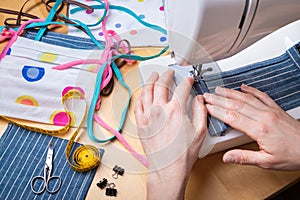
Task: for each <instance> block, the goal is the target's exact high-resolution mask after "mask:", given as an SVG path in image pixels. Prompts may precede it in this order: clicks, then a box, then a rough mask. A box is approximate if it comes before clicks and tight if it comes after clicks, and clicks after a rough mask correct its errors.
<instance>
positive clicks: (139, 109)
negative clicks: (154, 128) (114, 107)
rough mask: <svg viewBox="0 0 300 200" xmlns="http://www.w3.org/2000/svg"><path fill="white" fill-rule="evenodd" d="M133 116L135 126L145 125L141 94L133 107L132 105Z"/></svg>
mask: <svg viewBox="0 0 300 200" xmlns="http://www.w3.org/2000/svg"><path fill="white" fill-rule="evenodd" d="M134 116H135V121H136V124H137V126H144V125H146V123H147V121H146V119H145V116H144V108H143V103H142V98H141V96H139V97H138V99H137V101H136V103H135V107H134Z"/></svg>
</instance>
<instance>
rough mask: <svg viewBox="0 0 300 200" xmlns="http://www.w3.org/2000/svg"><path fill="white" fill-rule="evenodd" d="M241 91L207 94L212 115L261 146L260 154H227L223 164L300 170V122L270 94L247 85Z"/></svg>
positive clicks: (238, 152)
mask: <svg viewBox="0 0 300 200" xmlns="http://www.w3.org/2000/svg"><path fill="white" fill-rule="evenodd" d="M241 90H242V92H238V91H235V90H230V89H225V88H220V87H218V88H216V94H215V95H213V94H208V93H206V94H204V98H205V101H206V102H207V105H206V107H207V110H208V113H209V114H211V115H212V116H214V117H216V118H218V119H220V120H222V121H224V122H225V123H227V124H229V125H230V126H231V127H233V128H235V129H237V130H239V131H241V132H243V133H245V134H246V135H248V136H249V137H251V138H252V139H253V140H255V141H256V142H257V144H258V145H259V149H260V150H259V151H250V150H231V151H228V152H227V153H225V155H224V156H223V160H224V162H225V163H237V164H247V165H257V166H260V167H262V168H268V169H278V170H297V169H300V122H299V121H297V120H295V119H293V118H292V117H291V116H289V115H288V114H287V113H286V112H285V111H283V110H282V109H281V108H280V107H279V106H278V105H277V104H276V103H275V102H274V101H273V100H272V99H271V98H270V97H269V96H268V95H267V94H265V93H263V92H260V91H259V90H256V89H254V88H252V87H250V86H246V85H242V86H241Z"/></svg>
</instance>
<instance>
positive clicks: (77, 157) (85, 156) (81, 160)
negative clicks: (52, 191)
mask: <svg viewBox="0 0 300 200" xmlns="http://www.w3.org/2000/svg"><path fill="white" fill-rule="evenodd" d="M69 99H81V100H83V101H84V102H85V110H84V115H83V117H82V119H81V122H80V124H79V126H78V127H77V128H76V129H75V131H74V133H73V134H72V136H71V138H70V139H69V141H68V144H67V147H66V151H65V152H66V159H67V161H68V163H69V165H70V167H71V168H72V169H73V170H75V171H77V172H86V171H89V170H92V169H94V168H96V167H98V165H99V164H100V160H101V156H100V153H99V150H98V149H97V148H96V147H94V146H92V145H82V146H80V147H78V148H77V149H75V150H74V152H73V155H72V156H71V152H72V147H73V143H74V141H75V139H76V137H77V135H78V133H79V130H80V128H81V127H82V125H83V123H84V121H85V118H86V113H87V109H88V106H87V101H86V98H85V96H84V95H83V94H82V93H81V92H80V91H79V90H76V89H72V90H69V91H68V92H67V93H66V94H65V95H64V96H63V97H62V104H63V106H64V110H65V112H66V113H67V114H68V116H69V120H68V123H67V124H66V125H65V126H63V127H61V128H59V129H53V130H50V129H44V128H38V127H34V126H29V125H27V124H25V123H22V122H18V121H17V120H14V119H12V118H8V117H5V116H1V117H2V118H3V119H5V120H7V121H8V122H10V123H12V124H15V125H17V126H19V127H21V128H25V129H27V130H30V131H34V132H40V133H44V134H47V135H51V136H61V135H63V134H65V133H66V132H67V131H68V130H69V129H70V123H71V118H70V111H69V109H68V108H67V106H66V105H65V104H66V101H67V100H69ZM70 157H71V158H70Z"/></svg>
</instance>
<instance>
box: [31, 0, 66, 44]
mask: <svg viewBox="0 0 300 200" xmlns="http://www.w3.org/2000/svg"><path fill="white" fill-rule="evenodd" d="M62 2H63V0H56V2H55V4H54V6H53V8H52V9H51V11H50V12H49V14H48V16H47V18H46V20H45V22H51V21H52V20H53V17H54V15H55V13H56V12H57V9H58V7H59V6H60V5H61V4H62ZM46 30H47V27H42V28H41V29H40V30H39V32H38V33H37V35H36V36H35V40H37V41H40V40H41V38H42V37H43V35H44V33H45V31H46Z"/></svg>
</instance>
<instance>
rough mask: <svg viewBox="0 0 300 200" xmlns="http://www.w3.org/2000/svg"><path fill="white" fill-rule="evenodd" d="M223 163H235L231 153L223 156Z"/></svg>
mask: <svg viewBox="0 0 300 200" xmlns="http://www.w3.org/2000/svg"><path fill="white" fill-rule="evenodd" d="M224 163H236V160H235V157H234V156H232V155H228V156H226V157H224Z"/></svg>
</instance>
